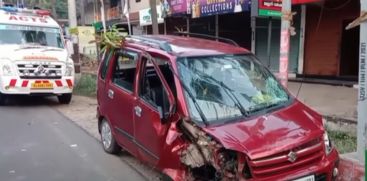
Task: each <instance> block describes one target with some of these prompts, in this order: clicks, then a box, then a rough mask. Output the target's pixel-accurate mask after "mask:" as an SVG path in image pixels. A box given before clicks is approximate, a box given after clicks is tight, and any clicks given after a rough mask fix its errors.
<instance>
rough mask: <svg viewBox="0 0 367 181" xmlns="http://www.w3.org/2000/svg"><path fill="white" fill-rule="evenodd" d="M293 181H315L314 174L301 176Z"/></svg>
mask: <svg viewBox="0 0 367 181" xmlns="http://www.w3.org/2000/svg"><path fill="white" fill-rule="evenodd" d="M293 181H315V176H314V175H310V176H307V177H302V178H299V179H296V180H293Z"/></svg>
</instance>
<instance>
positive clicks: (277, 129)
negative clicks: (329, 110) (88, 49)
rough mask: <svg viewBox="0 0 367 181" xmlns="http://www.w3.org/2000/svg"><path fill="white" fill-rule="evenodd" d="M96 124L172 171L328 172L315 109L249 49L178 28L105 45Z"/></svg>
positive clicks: (225, 176) (310, 175)
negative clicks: (174, 32)
mask: <svg viewBox="0 0 367 181" xmlns="http://www.w3.org/2000/svg"><path fill="white" fill-rule="evenodd" d="M97 96H98V108H97V112H98V114H97V116H98V118H99V122H98V124H99V125H98V126H99V132H100V134H101V140H102V145H103V148H104V149H105V151H106V152H108V153H116V152H118V151H120V150H121V148H122V149H123V150H126V151H128V152H129V153H131V154H132V155H133V156H135V157H137V158H138V159H139V160H142V161H143V162H145V163H147V164H150V165H151V166H152V167H154V168H157V169H158V170H159V171H161V172H162V173H163V175H164V176H165V177H164V178H168V179H172V180H271V181H275V180H282V181H283V180H297V181H321V180H334V179H335V178H336V176H337V174H338V162H339V156H338V152H337V150H336V149H335V148H334V147H333V145H332V143H331V141H330V139H329V137H328V135H327V132H326V131H325V129H324V126H323V123H324V121H323V118H322V117H321V116H320V115H319V114H318V113H316V112H315V111H313V110H311V109H310V108H308V107H307V106H305V105H304V104H302V103H301V102H299V101H298V100H297V99H296V98H295V97H293V96H291V95H290V94H289V92H288V91H287V90H286V89H285V88H284V87H282V86H281V85H280V84H279V82H278V81H277V79H276V78H275V77H274V75H273V74H272V73H270V72H269V70H268V69H266V68H265V67H264V66H263V65H261V64H260V63H259V61H258V59H257V58H256V57H255V56H254V55H253V54H252V53H250V52H249V51H248V50H246V49H243V48H240V47H238V46H235V45H232V44H227V43H223V42H219V41H212V40H208V39H201V38H192V37H191V38H190V37H185V36H168V35H167V36H163V35H159V36H131V37H129V38H126V41H125V42H124V44H123V45H122V46H121V47H120V48H118V49H107V50H106V51H105V52H104V55H103V58H102V62H101V64H100V68H99V73H98V93H97Z"/></svg>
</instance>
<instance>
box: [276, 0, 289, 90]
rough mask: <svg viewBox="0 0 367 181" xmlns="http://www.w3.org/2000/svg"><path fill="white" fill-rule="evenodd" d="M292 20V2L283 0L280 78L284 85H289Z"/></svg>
mask: <svg viewBox="0 0 367 181" xmlns="http://www.w3.org/2000/svg"><path fill="white" fill-rule="evenodd" d="M291 20H292V2H291V0H283V3H282V27H281V32H280V58H279V79H280V81H281V83H282V85H283V86H285V87H287V86H288V63H289V44H290V29H289V28H290V21H291Z"/></svg>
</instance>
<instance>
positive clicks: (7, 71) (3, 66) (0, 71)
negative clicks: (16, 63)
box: [0, 59, 15, 76]
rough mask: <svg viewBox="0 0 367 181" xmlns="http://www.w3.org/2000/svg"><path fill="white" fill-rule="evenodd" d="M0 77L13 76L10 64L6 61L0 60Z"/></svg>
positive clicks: (13, 72)
mask: <svg viewBox="0 0 367 181" xmlns="http://www.w3.org/2000/svg"><path fill="white" fill-rule="evenodd" d="M0 75H2V76H13V75H15V71H14V69H13V66H12V63H11V62H10V61H9V60H8V59H0Z"/></svg>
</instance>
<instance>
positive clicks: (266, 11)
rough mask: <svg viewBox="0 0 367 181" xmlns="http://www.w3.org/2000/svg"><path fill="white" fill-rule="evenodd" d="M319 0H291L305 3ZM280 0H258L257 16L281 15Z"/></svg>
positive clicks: (294, 2) (296, 2) (295, 2)
mask: <svg viewBox="0 0 367 181" xmlns="http://www.w3.org/2000/svg"><path fill="white" fill-rule="evenodd" d="M318 1H320V0H292V5H294V4H306V3H312V2H318ZM281 11H282V0H259V16H275V17H280V16H282V13H281Z"/></svg>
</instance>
